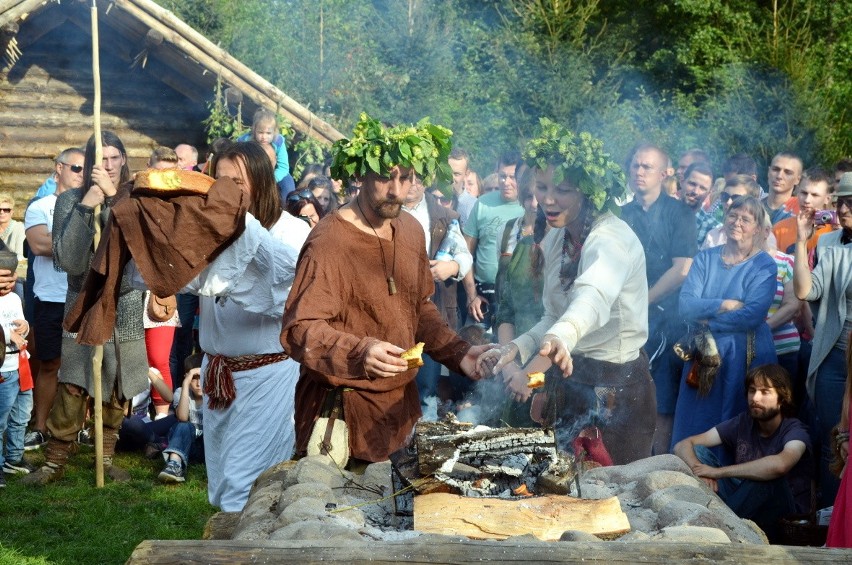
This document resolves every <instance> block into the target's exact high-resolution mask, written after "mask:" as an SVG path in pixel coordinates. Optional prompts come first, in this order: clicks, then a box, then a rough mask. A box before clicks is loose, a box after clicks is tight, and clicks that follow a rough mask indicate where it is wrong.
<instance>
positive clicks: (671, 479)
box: [636, 471, 701, 498]
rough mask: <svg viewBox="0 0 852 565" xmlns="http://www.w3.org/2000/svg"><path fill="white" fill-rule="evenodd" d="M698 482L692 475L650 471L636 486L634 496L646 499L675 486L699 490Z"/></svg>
mask: <svg viewBox="0 0 852 565" xmlns="http://www.w3.org/2000/svg"><path fill="white" fill-rule="evenodd" d="M698 483H699V481H698V479H696V478H695V477H694V476H693V475H692V474H688V475H687V474H685V473H681V472H679V471H651V472H650V473H648V474H647V475H645V476H644V477H643V478H642V479H640V480H639V482H638V483H637V485H636V494H637V496H639V497H641V498H647V497H648V496H650V495H651V494H652V493H655V492H657V491H659V490H663V489H666V488H668V487H671V486H675V485H688V486H691V487H696V488H701V485H700V484H698Z"/></svg>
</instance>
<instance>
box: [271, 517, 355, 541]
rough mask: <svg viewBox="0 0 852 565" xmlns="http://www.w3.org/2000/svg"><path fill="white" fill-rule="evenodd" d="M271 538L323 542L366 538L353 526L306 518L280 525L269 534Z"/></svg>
mask: <svg viewBox="0 0 852 565" xmlns="http://www.w3.org/2000/svg"><path fill="white" fill-rule="evenodd" d="M269 539H270V540H300V541H304V540H321V541H323V542H328V543H334V542H350V541H364V538H363V537H362V536H361V534H359V533H358V532H357V531H355V530H353V529H352V528H347V527H346V526H342V525H340V524H338V523H336V522H327V521H321V520H306V521H303V522H294V523H292V524H287V525H286V526H283V527H280V528H278V529H276V530H275V531H273V532H272V533H271V534H269Z"/></svg>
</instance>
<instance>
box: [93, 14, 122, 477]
mask: <svg viewBox="0 0 852 565" xmlns="http://www.w3.org/2000/svg"><path fill="white" fill-rule="evenodd" d="M92 76H93V77H94V83H95V84H94V87H95V88H94V102H93V105H92V117H93V118H94V122H95V123H94V126H95V162H94V164H95V165H101V163H102V162H103V153H104V150H103V142H102V139H103V138H102V137H101V60H100V49H99V39H98V5H97V2H96V1H95V0H92ZM100 216H101V207H100V206H95V217H94V220H95V240H94V248H95V249H97V248H98V244H99V243H100V242H101V224H100ZM113 345H114V346H115V347H118V343H114V344H113ZM103 360H104V346H103V345H96V346H95V349H94V351H93V352H92V381H93V382H92V392H94V395H95V486H96V487H98V488H101V487H103V486H104V413H103V402H104V394H103V390H102V389H101V376H102V368H103Z"/></svg>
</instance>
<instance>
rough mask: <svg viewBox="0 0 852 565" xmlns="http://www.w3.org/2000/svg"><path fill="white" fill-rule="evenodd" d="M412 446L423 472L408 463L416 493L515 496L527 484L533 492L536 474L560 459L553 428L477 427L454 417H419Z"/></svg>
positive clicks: (418, 467) (418, 466)
mask: <svg viewBox="0 0 852 565" xmlns="http://www.w3.org/2000/svg"><path fill="white" fill-rule="evenodd" d="M414 447H415V451H416V462H417V465H416V471H417V474H418V475H419V477H414V476H411V471H413V470H414V469H413V468H410V467H409V469H408V475H406V478H408V479H409V481H410V482H412V484H413V485H414V487H415V490H417V492H418V493H429V492H455V493H459V494H465V495H467V496H505V497H511V496H512V491H514V490H516V489H518V488H519V487H521V486H524V485H525V488H526V491H527V492H529V493H534V492H536V486H535V483H536V479H537V477H538V475H539V474H541V473H542V472H544V471H546V470H547V469H548V468H549V467H550V466H551V465H553V464H554V463H555V462H556V460H557V453H556V438H555V437H554V435H553V431H552V430H543V429H538V428H498V429H490V428H475V427H473V425H471V424H465V423H461V422H457V421H455V420H444V421H441V422H420V423H418V424H417V427H416V429H415V441H414ZM395 462H396V461H395ZM396 463H399V462H396ZM414 479H420V480H414ZM521 496H523V495H521Z"/></svg>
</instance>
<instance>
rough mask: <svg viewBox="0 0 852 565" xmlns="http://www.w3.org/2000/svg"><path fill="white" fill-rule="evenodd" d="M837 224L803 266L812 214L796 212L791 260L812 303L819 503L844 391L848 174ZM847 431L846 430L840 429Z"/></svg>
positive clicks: (850, 204)
mask: <svg viewBox="0 0 852 565" xmlns="http://www.w3.org/2000/svg"><path fill="white" fill-rule="evenodd" d="M835 204H836V207H835V210H836V212H837V222H838V224H839V226H840V228H841V229H839V230H835V231H833V232H831V233H829V234H825V235H823V236H822V237H820V238H819V241H817V245H816V251H815V253H816V256H817V258H816V266H815V267H814V268H813V271H811V270H810V268H809V265H808V249H807V243H808V240H809V239H810V238H811V237H812V236H813V232H814V214H813V212H808V211H806V210H801V211H800V212H799V214H798V216H797V224H796V227H797V234H796V247H795V249H796V253H795V257H796V263H795V265H794V266H793V287H794V288H795V290H796V296H797V297H798V298H799V299H800V300H807V301H808V302H811V303H814V304H815V305H818V306H817V311H816V328H815V331H814V339H813V345H812V349H811V358H810V362H809V363H808V377H807V381H806V388H807V391H808V396H809V397H810V399H811V400H812V401H813V405H814V408H815V411H816V432H817V437H818V438H819V441H820V443H821V445H822V446H823V454H822V455H821V457H820V461H819V483H820V484H819V491H820V500H819V503H820V504H821V506H818V508H822V507H825V506H830V505H831V504H832V503H833V502H834V496H835V494H836V493H837V488H838V484H839V483H838V480H837V477H835V476H834V475H833V474H832V473H831V471H830V470H829V466H830V463H831V458H832V453H831V451H832V450H831V449H830V448H829V447H830V446H831V445H832V441H831V440H832V434H831V429H832V428H833V427H834V426H835V425H837V423H838V421H839V420H840V412H841V409H842V405H843V398H844V396H845V389H846V375H847V367H846V354H847V352H846V349H847V347H848V346H849V337H850V328H852V308H850V307H849V299H848V297H849V292H850V291H852V173H845V174H844V175H843V176H842V177H841V178H840V184H839V185H838V187H837V193H836V194H835ZM841 431H847V430H841Z"/></svg>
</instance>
